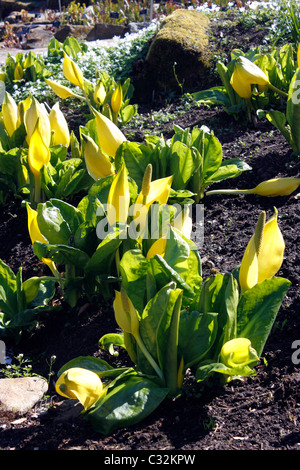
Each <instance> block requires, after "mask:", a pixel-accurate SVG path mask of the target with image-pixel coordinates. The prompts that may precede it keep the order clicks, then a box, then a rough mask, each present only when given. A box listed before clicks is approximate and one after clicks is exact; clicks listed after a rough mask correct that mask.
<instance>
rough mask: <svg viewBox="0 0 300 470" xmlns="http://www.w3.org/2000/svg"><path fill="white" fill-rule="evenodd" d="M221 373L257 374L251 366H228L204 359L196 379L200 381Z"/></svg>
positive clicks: (233, 374) (231, 374) (232, 374)
mask: <svg viewBox="0 0 300 470" xmlns="http://www.w3.org/2000/svg"><path fill="white" fill-rule="evenodd" d="M214 372H216V373H220V374H223V375H227V376H233V377H235V376H241V377H249V376H251V375H256V372H255V370H254V369H251V367H249V366H242V367H232V368H231V367H227V366H225V365H224V364H222V363H221V362H209V361H204V362H203V364H199V366H198V368H197V370H196V374H195V377H196V380H197V381H198V382H202V381H204V380H205V379H207V378H208V376H210V375H211V374H212V373H214Z"/></svg>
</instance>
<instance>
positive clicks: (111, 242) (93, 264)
mask: <svg viewBox="0 0 300 470" xmlns="http://www.w3.org/2000/svg"><path fill="white" fill-rule="evenodd" d="M121 233H122V231H120V232H119V231H118V230H116V231H114V232H111V233H109V234H108V235H107V236H106V238H104V240H103V241H102V242H101V243H100V244H99V245H98V247H97V249H96V251H95V252H94V254H93V255H92V256H91V258H90V259H89V261H88V262H87V264H86V265H85V267H84V269H85V272H86V273H87V274H89V273H93V274H95V275H97V274H106V273H108V274H110V270H111V265H112V262H113V261H114V259H115V255H116V252H117V250H118V248H119V246H120V245H121V243H122V238H121V237H120V234H121Z"/></svg>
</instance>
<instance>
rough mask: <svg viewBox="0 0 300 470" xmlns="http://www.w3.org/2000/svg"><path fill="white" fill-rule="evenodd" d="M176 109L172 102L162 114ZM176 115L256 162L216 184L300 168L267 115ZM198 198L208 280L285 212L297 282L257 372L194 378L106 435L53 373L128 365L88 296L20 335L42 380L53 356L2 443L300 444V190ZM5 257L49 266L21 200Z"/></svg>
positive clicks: (2, 219) (90, 446)
mask: <svg viewBox="0 0 300 470" xmlns="http://www.w3.org/2000/svg"><path fill="white" fill-rule="evenodd" d="M175 107H176V102H174V103H173V104H172V105H169V106H168V107H166V108H165V111H166V112H170V111H172V110H173V109H175ZM150 108H151V106H149V109H148V111H149V110H150ZM140 112H143V109H142V107H141V109H140ZM69 117H70V116H69ZM175 122H176V124H178V125H180V126H182V127H190V128H192V127H193V126H199V127H200V126H201V125H204V124H205V125H206V126H208V127H209V128H211V129H213V130H214V132H215V135H216V136H217V137H218V139H219V140H220V142H221V144H222V146H223V153H224V158H225V159H226V158H232V157H239V158H242V159H244V160H245V161H246V162H247V163H248V164H249V165H250V166H251V167H252V170H251V171H246V172H244V173H243V174H242V175H241V176H240V177H238V178H236V179H232V180H228V181H226V182H224V183H222V184H219V185H214V189H217V187H218V186H219V187H222V188H225V187H228V188H229V187H239V188H251V187H254V186H255V185H256V184H258V183H260V182H261V181H263V180H265V179H268V178H272V177H277V176H298V174H299V163H300V162H299V157H294V156H292V155H291V153H292V151H291V149H290V147H289V146H288V144H287V143H286V141H285V140H284V138H283V137H282V135H281V134H280V133H279V132H278V131H276V130H274V128H273V127H272V126H271V124H269V123H267V122H265V121H259V122H258V124H257V126H256V127H255V128H253V127H252V128H251V127H248V128H246V127H242V126H241V125H240V124H239V123H238V122H236V121H235V120H234V119H233V118H231V117H229V116H228V115H227V114H226V113H225V112H224V111H223V110H220V109H217V108H208V107H205V106H192V105H191V108H190V110H189V111H188V112H186V113H185V114H184V115H181V116H180V117H178V118H177V119H176V120H175ZM172 125H173V123H169V124H168V125H166V126H164V127H162V129H161V130H162V132H163V134H164V135H166V136H167V135H171V134H172ZM158 126H159V124H158ZM138 131H139V136H140V138H141V139H142V138H143V135H142V133H141V132H140V130H138ZM211 189H212V188H211ZM201 202H202V203H203V204H204V210H205V221H204V244H203V246H200V245H199V252H200V255H201V258H202V259H203V277H204V278H206V277H207V276H208V275H209V274H210V272H211V270H212V269H214V270H217V271H220V272H224V273H225V272H230V271H231V270H232V269H234V268H235V267H236V266H237V265H238V264H239V263H240V262H241V259H242V255H243V253H244V250H245V247H246V245H247V243H248V240H249V238H250V236H251V235H252V232H253V229H254V226H255V224H256V221H257V217H258V215H259V213H260V211H261V210H265V211H266V212H267V217H269V216H270V215H271V214H272V212H273V207H274V206H275V207H277V209H278V211H279V225H280V228H281V231H282V233H283V236H284V239H285V243H286V251H285V258H284V262H283V265H282V268H281V270H280V271H279V273H278V275H279V276H282V277H285V278H287V279H289V280H290V281H291V282H292V286H291V288H290V289H289V291H288V293H287V296H286V297H285V299H284V302H283V304H282V307H281V309H280V311H279V314H278V316H277V319H276V322H275V324H274V327H273V329H272V332H271V334H270V336H269V339H268V341H267V343H266V346H265V349H264V351H263V359H262V360H261V362H260V364H259V366H258V367H257V375H256V376H255V377H249V378H245V379H243V380H241V381H238V380H236V381H233V382H230V383H229V384H228V385H226V386H224V387H221V386H220V387H214V388H210V387H203V386H202V385H200V384H197V383H195V382H194V381H193V379H192V378H188V379H187V381H186V384H185V386H184V391H183V394H182V396H180V397H179V398H177V399H175V400H171V399H166V400H165V401H164V402H163V403H162V405H161V406H160V407H159V408H158V409H157V410H156V411H155V412H154V413H153V414H152V415H150V416H149V417H148V418H147V419H146V420H144V421H143V422H141V423H140V424H138V425H135V426H133V427H130V428H125V429H121V430H118V431H115V432H114V433H113V434H111V435H109V436H102V435H100V434H98V433H96V432H95V431H94V430H93V429H92V428H91V427H90V426H89V424H88V423H87V422H85V421H83V420H82V418H81V417H80V414H79V413H78V411H77V408H78V407H77V408H76V407H74V406H73V404H72V406H70V402H69V401H68V400H66V401H64V400H63V399H62V397H60V396H57V395H56V394H55V389H54V382H55V379H56V375H55V373H56V372H57V371H58V370H59V368H60V367H61V366H62V365H63V364H65V363H66V362H67V361H68V360H70V359H72V358H74V357H77V356H79V355H94V356H97V357H101V358H103V359H105V360H107V361H108V362H110V363H111V364H112V365H114V364H128V358H127V355H126V354H125V353H124V352H123V353H122V352H121V351H120V355H119V356H118V357H117V358H112V357H111V356H109V355H108V353H106V352H103V351H101V350H100V349H99V347H98V340H99V339H100V337H101V336H102V335H103V334H105V333H108V332H112V331H114V330H116V328H117V326H116V323H115V320H114V316H113V311H112V306H111V304H110V303H108V304H106V303H104V302H103V301H102V300H101V299H100V298H99V301H98V302H95V303H93V304H87V303H86V300H85V299H82V301H81V302H80V303H79V305H78V306H77V307H76V308H74V309H70V308H69V307H68V306H67V305H63V308H62V310H61V311H60V312H54V313H51V314H49V315H48V316H46V317H45V316H44V317H43V318H41V319H40V323H39V326H38V328H36V329H35V330H34V331H32V332H31V333H30V334H26V335H24V336H23V338H22V340H21V342H20V344H19V345H18V346H17V347H16V348H15V349H14V351H13V353H14V355H16V354H18V353H19V352H20V353H23V354H24V355H25V356H27V357H30V358H31V360H32V361H33V371H34V372H35V373H38V374H41V375H42V376H44V377H47V374H48V373H49V363H50V358H51V356H53V355H55V356H56V360H55V362H54V364H53V371H54V375H53V376H52V379H51V381H50V385H49V392H48V396H49V398H48V399H47V400H46V401H45V403H41V404H39V405H38V406H37V407H36V408H35V409H33V410H32V411H31V412H29V413H27V415H26V416H25V417H24V419H23V420H21V421H20V422H18V421H17V422H15V417H10V416H7V415H5V416H1V417H0V427H1V434H0V449H1V450H33V449H38V450H99V451H104V450H106V451H117V450H121V451H142V450H147V451H149V450H151V451H177V452H178V451H181V452H183V451H188V452H196V451H203V450H300V428H299V423H300V365H297V364H294V363H293V362H295V361H292V354H293V352H294V351H293V349H292V344H293V342H294V341H295V340H300V316H299V313H300V297H299V293H300V288H299V280H300V272H299V258H298V247H299V218H300V217H299V197H298V196H297V192H296V194H293V195H291V196H289V197H276V198H263V197H258V196H244V195H239V196H211V197H205V198H204V199H203V201H201ZM0 258H1V259H2V260H3V261H4V262H6V263H7V264H8V265H9V266H10V267H11V268H12V269H13V270H14V271H16V270H17V269H18V268H19V266H21V265H22V266H23V275H24V279H26V278H27V277H30V276H32V275H36V273H37V272H38V274H41V273H43V269H44V267H43V265H42V264H41V263H39V260H37V258H36V257H35V255H34V254H33V252H32V246H31V242H30V239H29V236H28V232H27V221H26V213H25V210H24V208H21V207H20V201H15V200H11V201H10V202H9V203H8V204H7V205H6V206H5V207H4V208H3V209H2V211H1V215H0ZM57 301H60V299H57ZM124 455H125V454H124Z"/></svg>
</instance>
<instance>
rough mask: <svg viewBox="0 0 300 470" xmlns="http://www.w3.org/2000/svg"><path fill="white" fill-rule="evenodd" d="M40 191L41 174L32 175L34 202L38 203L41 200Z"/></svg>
mask: <svg viewBox="0 0 300 470" xmlns="http://www.w3.org/2000/svg"><path fill="white" fill-rule="evenodd" d="M41 191H42V184H41V174H39V175H36V176H34V202H36V203H39V202H41Z"/></svg>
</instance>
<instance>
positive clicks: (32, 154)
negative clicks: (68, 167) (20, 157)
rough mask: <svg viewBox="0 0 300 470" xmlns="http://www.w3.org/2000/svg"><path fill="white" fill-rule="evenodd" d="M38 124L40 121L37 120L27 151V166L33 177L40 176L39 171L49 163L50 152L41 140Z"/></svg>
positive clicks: (42, 139)
mask: <svg viewBox="0 0 300 470" xmlns="http://www.w3.org/2000/svg"><path fill="white" fill-rule="evenodd" d="M39 124H40V121H39V120H38V122H37V125H36V127H35V130H34V132H33V134H32V136H31V138H30V142H29V149H28V164H29V168H30V170H31V171H32V173H33V174H34V176H35V177H39V176H40V171H41V169H42V168H43V166H44V165H48V163H49V161H50V150H49V147H48V145H47V144H46V142H45V140H44V138H43V135H42V133H41V130H40V125H39Z"/></svg>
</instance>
